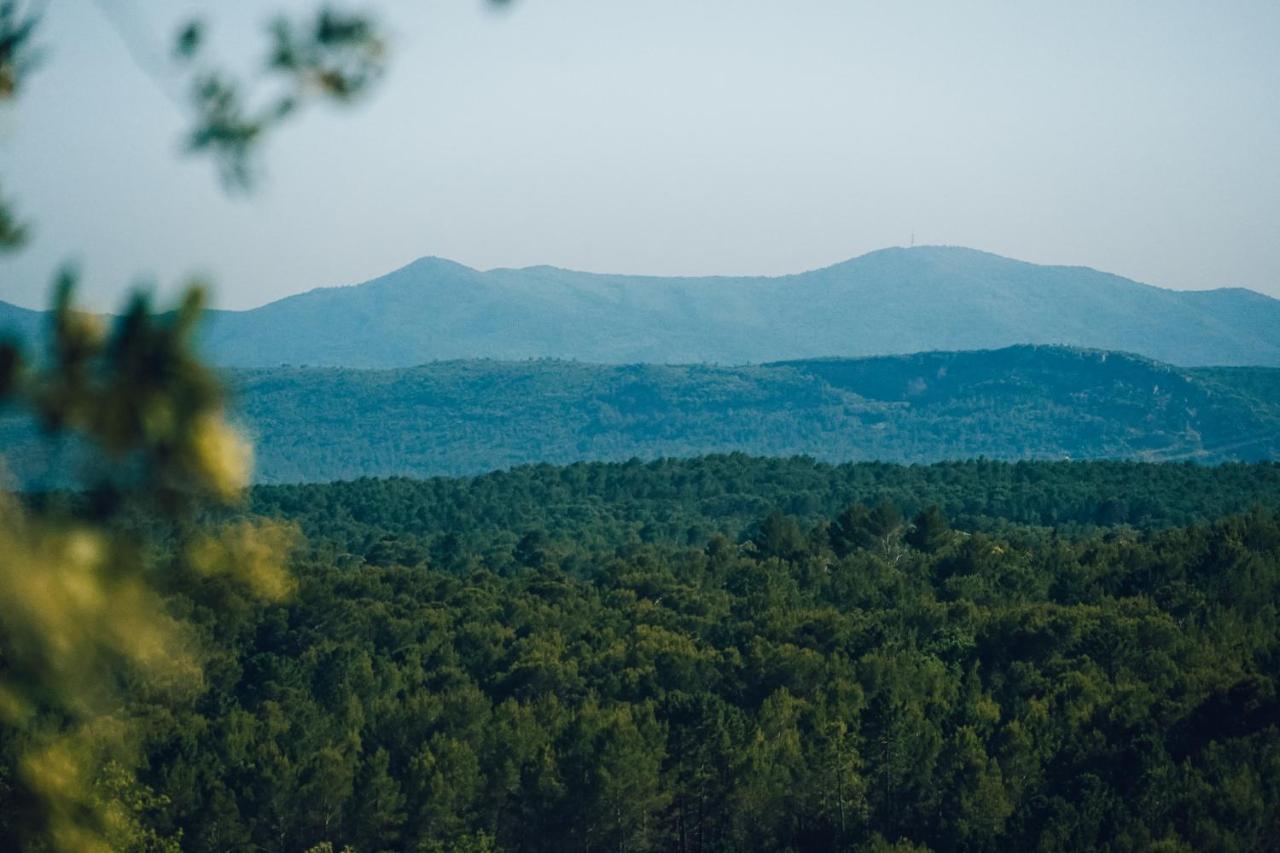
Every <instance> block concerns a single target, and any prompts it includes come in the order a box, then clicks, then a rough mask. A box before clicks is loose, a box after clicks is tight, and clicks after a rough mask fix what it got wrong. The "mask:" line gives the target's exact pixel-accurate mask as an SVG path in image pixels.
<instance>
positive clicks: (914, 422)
mask: <svg viewBox="0 0 1280 853" xmlns="http://www.w3.org/2000/svg"><path fill="white" fill-rule="evenodd" d="M1277 377H1280V370H1276V369H1274V368H1250V369H1244V368H1237V369H1217V370H1207V371H1196V370H1185V369H1177V368H1172V367H1169V366H1167V365H1162V364H1159V363H1156V362H1152V361H1149V360H1147V359H1143V358H1138V357H1134V356H1127V355H1122V354H1117V353H1106V352H1097V351H1089V350H1074V349H1064V348H1055V347H1013V348H1009V349H1005V350H996V351H985V352H968V353H926V354H920V355H912V356H897V357H882V358H872V359H856V360H848V359H843V360H820V361H798V362H788V363H778V364H770V365H763V366H756V367H710V366H687V365H680V366H664V365H631V366H601V365H589V364H579V363H571V362H559V361H532V362H497V361H458V362H442V363H437V364H430V365H425V366H422V367H416V368H411V369H405V370H385V371H362V370H344V369H334V368H279V369H273V370H265V369H264V370H242V371H231V372H230V374H229V379H230V382H231V384H232V386H233V409H234V412H235V414H236V417H237V419H239V420H240V421H241V423H242V424H243V426H244V428H245V429H246V430H247V431H248V432H249V433H250V435H251V436H252V437H253V439H254V441H255V444H256V447H257V472H258V478H259V481H260V482H297V481H328V480H336V479H351V478H354V477H361V476H391V475H405V476H431V475H437V474H449V475H457V474H471V473H480V472H484V471H490V470H495V469H500V468H509V467H511V466H515V465H522V464H527V463H535V462H550V463H568V462H575V461H585V460H625V459H628V458H631V457H639V458H642V459H652V458H658V457H687V456H698V455H703V454H707V453H728V452H743V453H748V454H752V455H762V456H763V455H767V456H789V455H808V456H812V457H814V458H817V459H821V460H827V461H833V462H838V461H854V460H884V461H897V462H932V461H936V460H942V459H959V458H973V457H978V456H986V457H989V458H996V459H1063V458H1067V457H1069V458H1073V459H1098V458H1127V459H1145V460H1153V461H1181V460H1194V461H1200V462H1220V461H1226V460H1266V459H1278V458H1280V380H1278V379H1277ZM0 446H3V447H4V448H5V456H6V457H7V463H8V465H9V468H10V470H11V471H13V472H14V473H15V474H16V475H17V476H18V478H19V479H20V480H21V481H22V482H24V483H27V484H29V485H31V484H35V485H37V486H38V485H54V484H56V483H57V482H58V480H57V478H56V476H54V474H53V473H51V471H54V470H55V469H56V468H57V466H58V465H62V466H65V465H66V464H67V462H68V459H69V458H70V456H71V454H68V453H67V452H66V451H65V450H64V451H62V452H61V456H60V457H59V461H58V462H56V463H55V462H51V461H50V456H49V449H48V448H47V447H45V446H44V445H43V444H42V443H41V442H39V441H38V440H37V437H36V435H35V432H34V431H33V430H32V429H30V428H29V427H28V426H25V425H24V424H22V423H20V422H18V421H15V420H13V419H8V420H3V419H0ZM50 466H53V467H52V468H51V467H50ZM51 477H53V479H50V478H51Z"/></svg>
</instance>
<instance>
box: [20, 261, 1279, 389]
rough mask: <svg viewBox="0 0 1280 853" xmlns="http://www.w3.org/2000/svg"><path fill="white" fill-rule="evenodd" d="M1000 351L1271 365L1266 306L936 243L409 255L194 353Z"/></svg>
mask: <svg viewBox="0 0 1280 853" xmlns="http://www.w3.org/2000/svg"><path fill="white" fill-rule="evenodd" d="M40 322H41V313H40V312H35V311H28V310H26V309H21V308H17V307H16V306H12V305H6V304H3V303H0V328H4V327H10V328H13V329H16V330H17V331H18V332H19V333H25V334H31V333H33V332H34V331H35V330H37V329H38V328H39V326H40ZM1014 344H1053V345H1070V346H1079V347H1091V348H1099V349H1107V350H1118V351H1125V352H1132V353H1136V354H1139V355H1143V356H1146V357H1148V358H1153V359H1156V360H1159V361H1164V362H1169V363H1172V364H1179V365H1184V366H1195V365H1269V366H1280V300H1277V299H1273V298H1270V297H1268V296H1264V295H1262V294H1259V293H1256V292H1253V291H1249V290H1244V289H1239V288H1226V289H1218V290H1209V291H1174V290H1166V289H1162V288H1159V287H1153V286H1150V285H1145V284H1140V283H1138V282H1135V281H1131V280H1129V279H1125V278H1121V277H1119V276H1115V275H1110V274H1108V273H1103V272H1098V271H1097V270H1093V269H1088V268H1084V267H1062V266H1038V265H1035V264H1030V263H1025V262H1022V261H1016V260H1011V259H1009V258H1003V257H1000V256H997V255H993V254H989V253H986V252H980V251H976V250H973V249H965V248H956V247H939V246H928V247H917V248H909V249H907V248H894V249H884V250H880V251H876V252H872V253H870V254H867V255H863V256H861V257H858V258H855V259H853V260H849V261H846V262H844V263H839V264H836V265H834V266H830V267H826V268H824V269H818V270H813V271H810V272H804V273H799V274H796V275H787V276H781V277H772V278H766V277H704V278H657V277H645V276H627V275H601V274H595V273H585V272H574V271H570V270H563V269H557V268H555V267H546V266H542V267H528V268H524V269H494V270H488V271H483V272H482V271H479V270H474V269H471V268H469V267H466V266H463V265H461V264H457V263H454V262H452V261H447V260H443V259H440V258H423V259H421V260H418V261H415V262H413V263H411V264H409V265H408V266H405V267H403V268H401V269H399V270H396V271H394V272H392V273H389V274H387V275H384V276H382V277H380V278H376V279H374V280H372V281H369V282H366V283H364V284H359V285H354V286H350V287H330V288H319V289H316V290H311V291H309V292H306V293H302V294H298V295H296V296H290V297H288V298H285V299H281V300H279V301H276V302H272V303H269V304H267V305H263V306H262V307H259V308H254V309H252V310H247V311H212V312H210V313H209V316H208V319H207V322H206V324H205V327H204V331H203V339H202V344H201V345H202V347H203V350H204V352H205V354H206V356H207V357H208V358H210V359H211V360H212V361H214V362H215V363H217V364H220V365H223V366H228V367H274V366H279V365H283V364H291V365H311V366H327V367H361V368H394V367H410V366H413V365H417V364H422V363H425V362H429V361H436V360H449V359H468V358H494V359H503V360H520V359H527V358H557V359H565V360H579V361H587V362H593V363H600V364H626V363H636V362H647V363H656V364H680V363H718V364H760V363H764V362H770V361H779V360H786V359H803V358H817V357H852V356H864V355H886V354H905V353H913V352H921V351H930V350H976V349H995V348H1000V347H1006V346H1010V345H1014Z"/></svg>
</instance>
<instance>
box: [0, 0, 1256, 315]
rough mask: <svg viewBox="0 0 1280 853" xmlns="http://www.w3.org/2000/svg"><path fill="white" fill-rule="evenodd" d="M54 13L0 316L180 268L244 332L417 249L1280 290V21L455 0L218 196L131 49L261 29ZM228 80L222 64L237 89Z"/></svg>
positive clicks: (252, 17)
mask: <svg viewBox="0 0 1280 853" xmlns="http://www.w3.org/2000/svg"><path fill="white" fill-rule="evenodd" d="M283 5H288V6H292V7H297V8H310V7H311V4H309V3H298V2H295V3H279V2H272V3H268V2H261V0H259V1H258V2H249V0H235V2H226V0H224V2H218V3H205V4H191V3H181V2H175V0H102V2H100V3H93V2H89V0H53V2H52V4H51V6H50V10H49V13H48V16H47V19H46V21H45V26H44V28H43V37H44V39H43V40H44V43H45V44H46V45H47V48H48V50H47V58H46V62H45V65H44V66H43V68H42V69H41V70H40V71H39V72H38V73H37V74H36V75H35V76H34V77H33V78H32V79H31V85H30V87H29V89H28V90H27V91H26V93H25V95H24V96H23V97H22V99H21V100H20V101H19V102H18V103H17V105H16V106H15V107H11V108H8V109H7V111H6V112H3V113H0V187H3V189H4V191H5V194H6V195H7V196H8V197H10V198H11V199H12V200H13V201H14V202H16V204H17V205H18V206H19V208H20V209H21V210H22V211H23V212H24V213H26V214H27V215H28V216H29V217H30V218H31V219H33V220H34V222H35V225H36V229H37V230H36V238H35V240H34V241H33V242H32V244H31V246H30V247H29V248H28V249H27V250H26V251H25V252H23V253H22V254H20V255H18V256H16V257H11V258H7V259H4V260H0V299H6V300H9V301H13V302H17V303H19V304H22V305H27V306H32V307H37V306H43V305H44V304H45V303H46V302H47V296H48V282H49V279H50V275H51V272H52V270H53V269H54V268H55V267H56V266H57V264H58V263H59V262H60V261H62V260H64V259H66V258H77V259H78V260H79V261H80V263H81V266H82V268H83V270H84V272H85V285H84V291H83V293H84V296H85V298H86V299H87V300H88V301H89V302H90V303H91V304H92V305H93V306H94V307H97V308H111V307H114V306H116V305H118V303H119V301H120V299H121V298H122V295H123V293H124V292H125V291H126V290H127V289H128V287H129V286H130V285H132V284H133V283H134V282H136V281H138V280H139V278H140V277H141V278H148V277H149V278H152V279H155V280H157V281H158V282H159V284H160V287H161V289H162V290H163V291H165V292H170V291H171V290H172V288H173V287H174V286H175V284H176V283H177V282H179V281H180V280H181V279H182V278H183V277H184V276H187V275H189V274H193V273H195V274H205V275H208V276H210V277H211V278H212V279H213V280H214V281H215V282H216V284H217V291H216V298H215V302H216V304H217V305H219V306H220V307H227V308H246V307H252V306H254V305H259V304H262V303H264V302H267V301H270V300H272V299H276V298H279V297H281V296H285V295H287V294H290V293H295V292H298V291H302V290H307V289H310V288H312V287H317V286H325V285H337V284H350V283H355V282H359V281H364V280H367V279H369V278H373V277H375V276H377V275H380V274H381V273H384V272H387V271H389V270H391V269H393V268H395V267H397V266H400V265H402V264H404V263H407V262H408V261H410V260H412V259H414V258H416V257H419V256H422V255H441V256H444V257H448V258H452V259H454V260H457V261H461V262H462V263H466V264H469V265H471V266H475V267H480V268H489V267H494V266H525V265H532V264H554V265H557V266H563V267H571V268H577V269H588V270H598V271H608V272H626V273H653V274H663V275H665V274H712V273H724V274H745V273H761V274H776V273H786V272H795V271H799V270H803V269H809V268H813V267H818V266H824V265H827V264H830V263H834V262H837V261H840V260H843V259H846V258H849V257H852V256H854V255H858V254H861V253H863V252H867V251H870V250H873V249H877V248H881V247H884V246H889V245H905V244H907V243H908V242H909V241H910V240H911V239H912V234H913V233H914V235H915V240H916V242H917V243H945V244H959V245H967V246H973V247H976V248H981V249H986V250H989V251H993V252H998V253H1000V254H1005V255H1010V256H1013V257H1018V258H1023V259H1026V260H1031V261H1035V262H1039V263H1065V264H1084V265H1088V266H1093V267H1098V268H1100V269H1104V270H1107V271H1110V272H1116V273H1119V274H1122V275H1127V276H1129V277H1131V278H1136V279H1138V280H1141V281H1146V282H1149V283H1152V284H1159V285H1163V286H1167V287H1177V288H1207V287H1216V286H1223V285H1240V286H1245V287H1250V288H1253V289H1255V290H1259V291H1262V292H1265V293H1270V294H1272V295H1276V296H1280V49H1278V48H1277V45H1280V3H1277V2H1275V0H1263V2H1251V3H1245V2H1237V3H1232V2H1221V3H1206V2H1170V0H1159V2H1156V0H1151V2H1132V3H1122V2H1118V0H1111V2H1094V3H1088V2H1077V3H1048V2H1014V0H1008V2H999V3H996V2H989V3H979V2H961V0H939V2H932V3H925V2H875V3H870V2H866V3H860V2H850V0H828V1H827V2H822V1H821V0H802V2H798V0H787V2H784V0H774V2H751V0H696V2H694V0H519V2H517V3H515V5H514V6H513V7H512V8H511V9H509V10H507V11H505V12H502V13H495V12H493V11H492V10H490V9H489V8H487V7H486V6H484V5H483V3H481V2H480V0H447V2H446V0H435V2H427V0H414V2H394V3H393V2H385V3H382V4H381V5H380V6H379V5H375V6H373V8H374V9H377V10H380V13H381V17H382V19H383V20H384V21H385V22H386V23H387V24H388V25H389V27H390V28H391V29H392V31H393V33H394V36H395V38H394V42H393V49H394V58H393V62H392V65H391V69H390V75H389V77H388V78H387V79H386V80H385V81H384V83H383V85H382V86H381V87H380V88H379V89H378V91H377V93H376V94H375V95H374V97H372V98H371V99H370V100H369V101H368V102H367V103H366V104H364V105H363V106H361V107H359V108H357V109H354V110H351V111H335V110H331V109H317V110H315V111H313V112H310V113H308V114H307V115H306V116H305V117H304V118H303V119H302V120H300V121H297V122H295V123H294V124H293V125H292V126H290V127H289V128H288V129H287V130H285V131H284V132H282V133H281V134H280V135H279V136H278V137H276V138H275V139H274V140H273V141H272V142H271V143H270V144H269V145H268V146H267V150H266V152H265V154H266V157H265V163H266V166H267V170H268V173H267V180H266V182H265V183H264V184H263V185H262V186H261V188H260V189H259V190H258V191H257V192H256V193H255V194H254V195H252V196H251V197H249V198H247V199H244V198H228V197H227V196H226V195H225V194H224V193H223V192H222V190H221V188H220V186H219V184H218V182H217V180H216V177H215V173H214V169H213V167H212V164H211V163H209V162H208V161H207V160H193V159H189V158H187V159H184V158H183V157H181V156H180V154H179V148H180V137H181V134H182V131H183V129H184V128H185V126H186V125H185V118H186V117H185V116H184V114H183V113H182V112H181V111H180V110H179V109H178V108H177V107H176V106H175V105H174V103H173V102H172V101H171V100H170V99H169V98H167V97H166V95H165V94H164V92H163V90H162V88H161V87H160V86H158V85H157V84H156V82H155V80H153V79H152V78H151V77H149V76H148V75H147V74H146V73H144V71H143V70H141V68H140V67H139V65H138V63H137V62H136V60H135V59H134V58H132V57H131V55H130V53H129V51H128V50H126V48H125V46H124V43H123V42H122V39H121V38H120V36H119V34H118V32H117V31H116V29H113V28H112V26H111V25H110V24H109V23H108V21H107V19H106V18H105V17H104V15H103V8H104V6H106V7H111V8H116V9H121V10H124V11H122V12H120V13H118V16H119V17H120V18H121V19H122V20H125V21H129V22H132V23H131V24H129V26H128V27H127V29H128V30H129V31H130V32H131V38H132V40H133V41H134V42H135V45H134V47H135V51H138V50H139V49H141V50H142V52H143V53H144V54H145V52H146V49H145V46H143V43H144V42H145V40H146V38H148V34H150V36H149V37H150V38H152V39H154V41H155V43H156V44H157V45H159V46H160V49H163V47H164V46H167V44H168V39H169V37H170V35H171V29H172V27H173V25H174V23H175V22H176V21H177V20H178V19H179V18H181V17H183V14H184V13H185V12H187V11H190V10H191V9H192V8H200V7H201V6H203V7H204V8H207V9H208V10H210V11H211V14H212V16H213V21H214V23H215V30H214V31H213V34H212V35H213V37H214V39H215V40H214V42H213V43H212V47H213V48H214V49H215V50H216V51H219V52H221V54H222V55H223V56H225V57H226V58H227V60H228V61H229V62H231V63H236V62H240V61H242V60H243V61H245V62H246V63H247V60H248V57H249V56H250V55H251V53H250V52H249V49H250V48H251V47H252V48H253V49H254V50H257V49H260V48H258V47H256V46H257V45H259V44H260V42H258V41H256V40H255V39H256V37H257V33H258V32H259V30H258V26H259V25H260V24H261V22H262V21H263V19H264V17H265V16H266V12H267V11H268V10H270V9H276V8H280V7H281V6H283ZM246 67H247V64H246Z"/></svg>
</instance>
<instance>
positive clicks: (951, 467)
mask: <svg viewBox="0 0 1280 853" xmlns="http://www.w3.org/2000/svg"><path fill="white" fill-rule="evenodd" d="M28 500H29V502H30V503H32V504H35V505H38V506H39V507H40V509H41V512H42V513H44V514H45V515H49V514H58V513H63V514H70V515H78V514H83V513H92V512H93V507H92V500H88V501H86V500H85V498H84V497H83V496H79V497H75V498H68V497H67V496H62V495H44V496H30V497H29V499H28ZM1278 510H1280V466H1277V465H1275V464H1268V463H1263V464H1256V465H1227V466H1222V467H1212V468H1211V467H1204V466H1193V465H1183V464H1180V465H1153V464H1137V463H1092V464H1081V463H1075V464H1066V463H1021V464H1004V463H994V462H981V461H978V462H963V463H948V464H943V465H936V466H929V467H917V466H913V467H902V466H894V465H886V464H861V465H844V466H828V465H823V464H820V463H816V462H813V461H812V460H807V459H792V460H776V459H753V458H748V457H744V456H723V457H710V458H705V459H697V460H689V461H678V462H677V461H664V462H654V463H647V464H642V463H638V462H633V463H628V464H579V465H572V466H568V467H552V466H535V467H529V468H522V469H517V470H514V471H511V472H507V473H500V474H493V475H488V476H484V477H477V478H470V479H463V480H448V479H439V480H430V481H412V480H361V481H355V482H348V483H335V484H331V485H308V486H276V487H257V488H255V489H254V490H252V493H251V498H250V504H249V505H248V506H247V507H245V508H244V509H242V510H221V511H218V512H217V513H214V515H218V516H219V517H217V518H214V517H212V516H210V515H208V514H206V516H205V517H203V518H202V519H200V520H199V521H198V522H197V523H199V524H214V523H222V522H226V521H227V520H228V519H227V517H226V515H227V513H231V515H232V516H235V515H238V514H239V513H242V512H243V513H245V514H249V515H257V516H262V515H266V516H271V517H275V518H278V519H281V520H284V521H285V522H287V523H289V524H292V525H296V527H297V528H298V530H299V531H300V534H301V536H303V537H304V539H303V540H302V541H303V544H300V545H299V547H298V549H297V550H296V552H295V557H294V560H293V564H292V566H291V571H292V573H293V575H294V577H295V579H296V588H295V589H294V590H293V592H292V594H291V595H288V596H286V597H285V598H284V599H283V600H281V601H278V602H274V603H273V602H270V601H262V600H258V599H254V598H252V597H248V596H237V595H235V594H234V593H233V592H232V591H231V590H230V589H229V588H226V587H224V586H219V585H217V584H214V583H212V582H211V581H209V582H205V583H202V582H199V581H193V580H190V579H187V580H185V581H184V580H181V577H180V576H175V577H174V579H172V580H171V581H170V582H168V586H167V588H166V592H165V598H166V602H167V606H168V607H169V608H171V610H172V611H173V612H175V613H178V614H182V615H183V617H184V618H185V619H186V620H187V621H188V622H189V623H190V624H191V626H192V628H193V630H194V631H195V632H196V633H197V634H198V635H199V636H200V637H201V638H202V640H201V645H202V648H203V649H204V659H203V660H202V668H203V673H204V675H203V681H202V683H201V686H200V688H199V689H198V690H193V691H190V693H189V695H187V696H186V697H185V699H183V700H182V701H180V702H177V703H174V702H173V701H158V700H156V701H152V700H148V698H147V695H148V694H147V691H145V690H136V691H132V692H130V693H129V694H128V695H129V699H128V707H127V708H126V709H124V711H123V713H125V714H126V715H127V716H128V718H129V719H131V720H132V721H134V725H135V727H136V730H137V732H138V735H137V750H138V752H139V754H140V759H139V770H138V776H137V780H136V781H134V780H131V779H129V778H128V776H127V774H119V776H118V778H117V777H115V776H112V775H110V774H109V773H108V774H107V775H105V776H104V777H103V778H102V779H100V780H99V781H98V784H99V785H101V786H104V789H106V790H109V791H112V792H113V795H114V796H115V797H116V798H117V800H118V801H119V802H121V803H125V804H126V805H127V808H128V810H129V813H128V815H127V817H128V820H129V821H130V824H129V825H130V826H131V827H132V828H133V835H132V836H131V838H132V839H133V840H132V841H131V842H130V843H131V845H132V846H131V847H130V848H129V849H138V850H142V849H147V850H157V849H176V848H178V847H180V848H181V849H185V850H208V851H214V850H232V849H244V850H249V849H252V850H272V851H277V850H278V851H284V850H307V849H317V848H319V849H341V848H342V847H343V846H345V845H349V846H350V847H351V848H352V849H354V850H359V851H376V850H473V851H483V850H529V851H569V850H574V851H606V850H618V851H642V850H681V851H727V850H783V849H792V850H843V849H896V850H924V849H933V850H983V849H1016V850H1064V851H1065V850H1081V849H1100V848H1105V849H1116V850H1150V849H1161V850H1191V849H1218V850H1265V849H1274V845H1275V840H1276V838H1280V811H1278V806H1280V696H1278V695H1277V688H1278V684H1277V676H1278V674H1280V620H1278V619H1277V616H1278V615H1280V614H1278V612H1277V607H1278V605H1280V515H1278V514H1277V511H1278ZM230 520H232V521H234V518H232V519H230ZM131 524H132V525H133V527H134V533H135V535H138V536H141V537H143V538H145V539H146V540H147V541H149V542H150V545H149V546H148V547H147V553H148V556H147V559H149V560H151V561H155V562H157V563H160V564H163V563H164V561H165V560H166V559H167V552H166V549H167V548H168V547H169V545H168V544H167V542H168V540H167V539H166V534H165V533H164V531H163V530H159V529H156V527H155V525H154V524H153V523H152V520H151V519H150V518H148V517H141V516H140V517H139V518H137V519H135V520H134V521H133V522H131ZM0 737H2V741H0V747H2V748H3V752H4V755H5V756H7V758H6V762H5V768H6V769H5V770H4V771H3V772H0V803H3V809H2V812H0V845H2V846H4V847H5V848H6V849H15V845H16V844H18V843H19V839H20V838H22V837H23V836H22V835H21V834H20V833H21V832H22V827H23V825H24V820H25V819H26V818H25V813H24V808H25V807H24V801H23V800H22V799H21V797H17V798H15V797H14V796H13V795H12V794H13V789H11V788H10V787H9V785H8V783H7V781H5V780H9V779H12V778H13V777H14V773H15V772H16V771H15V769H14V761H16V759H15V758H14V756H16V755H19V754H20V753H21V751H22V748H23V743H22V740H23V738H25V737H28V735H27V734H25V733H23V732H19V731H11V730H6V731H5V732H4V734H3V735H2V736H0ZM108 769H110V765H108ZM112 786H115V787H112ZM325 845H328V846H325Z"/></svg>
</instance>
